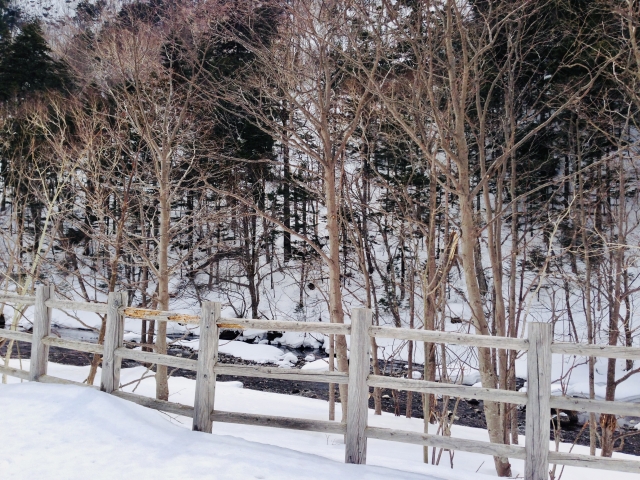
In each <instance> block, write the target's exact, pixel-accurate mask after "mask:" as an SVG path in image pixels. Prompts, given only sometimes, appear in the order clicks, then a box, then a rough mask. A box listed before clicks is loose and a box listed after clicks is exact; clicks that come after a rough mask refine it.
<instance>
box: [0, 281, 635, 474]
mask: <svg viewBox="0 0 640 480" xmlns="http://www.w3.org/2000/svg"><path fill="white" fill-rule="evenodd" d="M0 302H4V303H12V304H16V305H20V306H24V307H27V306H32V305H33V306H35V312H34V315H33V319H34V320H33V331H32V332H33V333H26V332H19V331H15V330H10V329H0V338H6V339H9V340H15V341H20V342H29V343H31V344H32V346H31V352H32V353H31V355H32V356H31V362H30V370H29V371H27V370H21V369H18V368H10V367H3V366H0V374H4V375H10V376H14V377H17V378H20V379H23V380H31V381H39V382H44V383H62V384H73V385H81V386H87V385H86V384H81V383H78V382H73V381H71V380H66V379H63V378H58V377H54V376H51V375H48V374H47V364H48V357H49V347H50V346H56V347H61V348H67V349H71V350H77V351H82V352H88V353H95V354H101V355H102V356H103V359H102V376H101V379H100V387H99V388H100V390H102V391H104V392H106V393H109V394H112V395H115V396H118V397H120V398H123V399H125V400H128V401H132V402H135V403H138V404H140V405H143V406H145V407H148V408H153V409H156V410H162V411H165V412H168V413H172V414H176V415H183V416H186V417H191V418H193V430H198V431H203V432H209V433H211V432H212V429H213V422H224V423H238V424H244V425H257V426H266V427H275V428H288V429H293V430H307V431H317V432H324V433H332V434H339V435H345V461H346V462H348V463H360V464H363V463H366V453H367V439H369V438H373V439H378V440H386V441H394V442H402V443H411V444H418V445H425V446H430V447H437V448H445V449H451V450H461V451H467V452H472V453H480V454H486V455H498V456H503V457H509V458H517V459H523V460H524V461H525V479H526V480H546V479H547V478H548V472H549V464H550V463H555V464H561V465H571V466H578V467H589V468H598V469H604V470H612V471H620V472H631V473H638V474H640V461H634V460H621V459H612V458H601V457H592V456H588V455H580V454H574V453H564V452H553V451H549V441H550V431H549V425H550V412H551V409H552V408H557V409H564V410H574V411H587V412H595V413H611V414H614V415H621V416H624V415H632V416H640V405H639V404H634V403H628V402H609V401H601V400H589V399H583V398H569V397H562V396H552V395H551V381H552V378H551V355H553V354H564V355H577V356H593V357H608V358H623V359H633V360H640V348H637V347H617V346H606V345H583V344H573V343H553V342H552V339H553V331H552V327H551V325H550V324H543V323H530V324H529V331H528V338H527V339H515V338H506V337H489V336H481V335H469V334H459V333H450V332H434V331H425V330H413V329H400V328H389V327H375V326H372V313H371V311H370V310H367V309H355V310H354V311H353V314H352V318H351V324H350V325H342V324H332V323H320V322H289V321H268V320H247V319H236V318H223V317H222V316H221V305H220V304H219V303H216V302H204V304H203V306H202V312H201V314H200V315H186V314H179V313H175V312H164V311H159V310H147V309H141V308H133V307H128V306H127V304H128V301H127V296H126V294H125V293H110V294H109V299H108V302H107V303H106V304H101V303H85V302H71V301H66V300H57V299H55V298H54V292H53V288H52V287H49V286H39V287H37V289H36V295H35V296H19V295H14V294H0ZM54 308H58V309H61V310H74V311H87V312H94V313H100V314H106V325H107V328H106V335H105V341H104V345H96V344H93V343H89V342H82V341H77V340H68V339H63V338H58V337H55V336H52V335H51V312H52V309H54ZM125 317H128V318H137V319H141V320H155V321H165V322H169V321H173V322H179V323H188V324H198V325H199V326H200V348H199V353H198V360H193V359H187V358H181V357H174V356H170V355H163V354H158V353H153V352H142V351H139V350H132V349H129V348H125V347H124V342H123V334H124V319H125ZM247 328H255V329H263V330H269V331H298V332H316V333H323V334H326V335H329V334H334V335H350V337H351V341H350V361H349V371H348V372H318V371H313V370H285V369H279V368H275V367H261V366H253V365H223V364H218V342H219V331H220V330H221V329H247ZM370 337H382V338H394V339H401V340H413V341H421V342H428V343H447V344H457V345H466V346H474V347H478V348H494V349H510V350H518V351H528V355H527V370H528V371H527V374H528V389H527V393H522V392H513V391H505V390H499V389H495V388H483V387H469V386H464V385H458V384H445V383H439V382H429V381H425V380H414V379H405V378H393V377H384V376H379V375H373V374H371V373H370V355H369V346H370V345H371V342H370ZM122 359H131V360H136V361H140V362H148V363H154V364H160V365H167V366H170V367H176V368H183V369H187V370H192V371H195V372H196V393H195V399H194V406H193V407H191V406H189V405H182V404H179V403H175V402H168V401H163V400H156V399H154V398H149V397H144V396H141V395H136V394H134V393H128V392H123V391H121V390H119V386H120V367H121V363H122ZM221 374H224V375H237V376H246V377H265V378H278V379H285V380H295V381H312V382H324V383H333V384H345V385H348V395H349V409H348V411H347V420H346V423H340V422H333V421H322V420H310V419H302V418H289V417H274V416H267V415H256V414H247V413H238V412H224V411H220V410H216V409H215V408H214V406H215V385H216V376H217V375H221ZM89 387H90V388H98V387H95V386H93V385H91V386H89ZM370 387H381V388H391V389H396V390H406V391H413V392H417V393H430V394H439V395H447V396H451V397H462V398H474V399H479V400H489V401H496V402H505V403H508V404H512V405H526V411H527V418H526V436H525V446H524V447H522V446H517V445H501V444H492V443H488V442H482V441H476V440H468V439H463V438H452V437H446V436H440V435H430V434H423V433H418V432H411V431H402V430H395V429H388V428H378V427H370V426H368V424H367V420H368V398H369V389H370Z"/></svg>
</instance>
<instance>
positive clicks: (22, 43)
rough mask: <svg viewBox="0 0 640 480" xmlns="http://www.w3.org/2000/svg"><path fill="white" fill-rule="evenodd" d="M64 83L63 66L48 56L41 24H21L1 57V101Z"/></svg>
mask: <svg viewBox="0 0 640 480" xmlns="http://www.w3.org/2000/svg"><path fill="white" fill-rule="evenodd" d="M67 84H68V75H67V73H66V69H65V67H64V65H63V64H62V63H61V62H58V61H56V60H54V59H53V58H52V57H51V49H50V48H49V46H48V45H47V42H46V40H45V39H44V36H43V33H42V29H41V28H40V25H39V24H38V23H37V22H33V23H28V24H26V25H24V26H22V29H21V31H20V33H19V34H18V35H17V36H16V37H15V39H14V40H13V41H12V42H10V43H9V44H8V45H7V46H6V47H5V49H4V54H3V55H2V58H1V59H0V100H8V99H10V98H12V97H15V96H17V95H24V94H26V93H27V92H37V91H44V90H50V89H54V90H61V89H63V88H64V87H65V86H66V85H67Z"/></svg>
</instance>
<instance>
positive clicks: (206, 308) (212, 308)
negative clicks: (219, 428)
mask: <svg viewBox="0 0 640 480" xmlns="http://www.w3.org/2000/svg"><path fill="white" fill-rule="evenodd" d="M221 309H222V305H221V304H220V303H218V302H203V303H202V313H201V315H202V316H201V317H200V347H199V349H198V372H197V373H196V398H195V401H194V411H193V426H192V430H193V431H196V432H206V433H211V430H212V423H213V422H212V421H211V416H212V415H213V404H214V400H215V396H216V374H215V371H214V368H215V366H216V363H217V362H218V321H219V320H220V311H221Z"/></svg>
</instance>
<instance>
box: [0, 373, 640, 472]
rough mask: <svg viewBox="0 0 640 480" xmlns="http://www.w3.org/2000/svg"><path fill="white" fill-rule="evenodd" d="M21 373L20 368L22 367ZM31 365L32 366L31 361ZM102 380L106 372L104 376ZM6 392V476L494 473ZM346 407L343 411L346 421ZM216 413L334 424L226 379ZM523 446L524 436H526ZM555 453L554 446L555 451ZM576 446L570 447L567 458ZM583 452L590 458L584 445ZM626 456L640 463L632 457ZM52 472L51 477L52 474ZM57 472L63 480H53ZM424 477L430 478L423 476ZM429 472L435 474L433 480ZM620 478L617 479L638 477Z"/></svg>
mask: <svg viewBox="0 0 640 480" xmlns="http://www.w3.org/2000/svg"><path fill="white" fill-rule="evenodd" d="M11 366H13V367H18V366H19V362H18V361H17V360H12V361H11ZM22 368H27V369H28V368H29V361H28V360H26V361H22ZM86 373H87V368H86V367H73V366H68V365H58V364H54V363H49V374H51V375H55V376H59V377H63V378H68V379H70V380H75V381H82V380H83V379H84V378H85V377H86ZM144 373H145V369H144V368H142V367H136V368H126V369H123V370H122V378H121V383H122V384H123V385H124V384H129V383H130V382H134V383H131V384H129V385H127V386H126V387H124V388H123V390H125V391H129V392H130V391H133V390H134V388H135V393H138V394H141V395H146V396H153V394H154V393H155V384H154V381H153V379H151V378H148V379H145V380H142V381H141V382H140V383H139V384H137V382H136V380H137V379H139V378H140V377H141V376H142V375H143V374H144ZM98 378H99V375H98ZM9 382H10V383H11V384H10V385H8V386H5V385H0V408H2V415H0V429H1V431H2V432H3V434H4V438H5V441H4V442H3V448H2V449H1V450H0V452H1V453H0V472H2V473H3V477H5V476H6V478H65V479H68V478H89V477H91V478H122V477H126V478H135V477H136V476H138V478H163V479H164V478H189V479H198V478H200V477H203V478H204V476H205V475H206V477H207V478H216V479H219V478H233V479H244V478H278V479H285V478H296V479H297V478H303V479H306V478H309V479H313V478H322V479H323V480H324V479H326V478H335V479H342V478H367V479H374V478H386V479H391V478H393V479H400V478H422V479H423V480H424V479H425V478H427V479H429V478H436V479H443V480H463V479H464V480H467V479H471V478H473V479H478V480H480V479H482V478H489V476H493V475H494V470H493V461H492V459H491V457H488V456H484V455H478V454H473V453H466V452H455V456H454V458H453V464H454V468H453V470H452V469H451V468H450V460H449V454H448V452H443V454H442V460H441V462H440V466H431V465H424V464H423V463H422V461H421V460H422V447H420V446H418V445H407V444H402V443H393V442H383V441H379V440H369V447H368V452H367V464H368V466H367V467H360V466H350V465H344V464H343V463H342V462H343V461H344V444H343V438H342V436H340V435H327V434H323V433H315V432H300V431H294V430H283V429H275V428H267V427H254V426H248V425H233V424H221V423H214V435H208V434H203V433H193V432H191V431H190V428H191V419H189V418H185V417H177V416H173V415H167V414H164V413H160V412H157V411H154V410H149V409H146V408H144V407H141V406H138V405H135V404H131V403H129V402H126V401H124V400H121V399H118V398H115V397H111V396H107V395H105V394H102V393H101V392H97V391H94V390H92V389H86V388H83V387H73V386H57V385H43V384H22V385H15V384H16V383H18V382H20V380H18V379H16V378H12V377H9ZM170 390H171V392H172V395H171V398H170V399H171V400H172V401H174V402H179V403H183V404H187V405H193V398H194V393H195V381H193V380H189V379H186V378H181V377H173V378H171V379H170ZM339 407H340V405H339V404H338V405H337V410H338V413H337V415H338V416H339V415H340V413H339ZM216 409H219V410H226V411H236V412H245V413H257V414H266V415H277V416H289V417H298V418H309V419H318V420H326V418H327V403H326V402H325V401H323V400H315V399H309V398H304V397H299V396H291V395H281V394H275V393H268V392H261V391H255V390H249V389H244V388H242V384H241V383H240V382H218V383H217V388H216ZM369 423H370V424H371V425H373V426H379V427H386V428H396V429H403V430H410V431H421V430H422V420H421V419H406V418H404V417H395V416H393V415H390V414H383V415H382V416H374V415H373V412H370V416H369ZM452 436H454V437H460V438H468V439H473V440H482V441H488V436H487V432H486V431H485V430H480V429H474V428H469V427H461V426H455V425H454V427H453V429H452ZM521 443H524V438H522V437H521ZM550 448H552V449H553V448H554V446H553V444H551V445H550ZM570 448H571V445H568V444H561V445H560V450H561V451H569V449H570ZM573 452H574V453H582V454H587V453H588V447H582V446H575V447H574V448H573ZM616 457H619V458H627V459H636V460H637V457H633V456H629V455H621V454H616ZM511 462H512V465H513V470H514V472H513V473H514V476H515V475H518V474H519V475H520V477H522V476H523V473H524V465H523V462H522V461H521V460H511ZM373 467H386V468H388V469H393V470H384V469H380V468H373ZM44 472H46V474H44ZM51 472H58V473H56V474H57V475H58V477H55V476H52V473H51ZM603 473H604V472H602V471H597V470H586V469H579V468H573V467H567V468H566V469H565V471H564V473H563V476H562V478H563V480H596V479H599V478H601V476H602V475H603ZM414 474H421V475H423V476H421V477H417V476H415V475H414ZM424 475H427V477H425V476H424ZM636 479H637V476H636V475H633V474H624V473H616V480H636Z"/></svg>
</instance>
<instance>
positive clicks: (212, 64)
mask: <svg viewBox="0 0 640 480" xmlns="http://www.w3.org/2000/svg"><path fill="white" fill-rule="evenodd" d="M639 28H640V2H638V1H637V0H592V1H586V0H536V1H533V0H466V1H457V0H264V1H261V2H255V1H251V0H202V1H193V0H171V1H170V0H147V1H139V0H132V1H124V2H119V3H113V4H112V3H109V2H107V1H105V0H98V1H96V2H89V1H86V0H83V1H81V2H80V3H78V5H77V8H76V10H75V13H74V15H73V16H69V17H68V18H66V19H65V21H58V22H43V21H42V20H41V19H39V18H36V17H34V16H32V15H29V14H26V13H24V12H22V11H21V9H20V3H19V2H18V3H16V4H14V3H12V2H10V1H9V0H0V222H1V224H2V228H1V229H0V288H1V289H2V290H3V291H5V292H16V293H18V294H21V295H25V294H31V292H33V289H34V288H35V286H36V285H37V284H41V283H43V282H52V283H53V284H54V285H55V289H56V292H57V294H58V296H59V297H61V298H67V299H76V300H83V301H88V302H94V301H104V299H105V298H106V295H107V294H108V293H109V292H114V291H126V292H128V298H129V302H130V304H131V305H132V306H138V307H142V308H151V309H157V310H161V311H167V310H170V309H175V308H179V309H180V308H181V309H186V310H189V309H191V310H194V311H196V310H198V309H199V308H200V307H199V306H200V305H201V303H202V301H204V300H211V299H218V300H219V301H221V302H222V303H223V304H224V306H225V308H227V309H229V311H230V312H231V313H232V314H233V316H236V317H238V318H243V317H244V318H256V319H258V318H259V319H276V318H277V319H293V320H309V321H318V320H320V321H327V322H335V323H345V321H346V322H348V321H349V318H350V312H351V309H352V308H356V307H360V306H364V307H366V308H370V309H372V310H373V312H374V315H373V319H374V320H373V321H374V324H375V325H386V326H395V327H405V328H416V329H427V330H442V331H445V330H447V331H460V332H468V333H476V334H481V335H497V336H505V337H513V338H522V337H523V336H524V335H525V332H526V325H527V322H533V321H545V322H550V323H552V324H553V325H554V335H555V337H556V338H557V339H561V340H563V341H569V342H583V343H590V344H606V345H615V346H629V347H631V346H634V345H635V346H638V345H639V340H638V339H639V338H640V330H639V327H640V321H639V320H638V316H637V315H636V314H635V307H636V306H640V303H639V302H640V278H639V277H640V268H639V266H640V265H639V264H638V261H639V256H638V254H639V253H640V252H639V249H640V191H639V183H638V182H639V180H640V176H639V175H640V171H639V169H640V148H639V147H640V145H638V142H639V140H640V134H639V130H638V122H639V121H640V43H639V42H640V33H639V30H638V29H639ZM6 315H7V317H6V323H7V328H14V329H15V328H17V326H18V324H19V322H20V320H21V314H20V312H19V310H15V311H9V310H8V309H7V310H6ZM3 318H4V317H3ZM166 328H167V324H166V322H153V321H151V322H143V326H142V332H141V340H140V343H141V344H144V345H146V346H145V347H144V348H147V349H149V350H153V351H156V352H158V353H166V352H167V342H168V341H169V342H170V341H171V339H170V338H169V339H167V330H166ZM98 332H99V333H98V334H99V337H98V340H99V342H102V341H103V340H104V320H103V322H102V328H98ZM372 342H373V344H372V347H373V348H372V368H373V371H377V372H378V374H379V370H380V362H379V360H384V359H389V358H392V357H393V358H401V359H403V360H404V361H406V362H407V368H408V375H409V377H410V376H411V370H412V368H414V365H423V366H424V378H425V380H432V381H435V380H439V381H448V380H452V381H461V379H460V378H458V377H459V376H460V375H462V374H463V373H462V372H463V371H469V369H470V370H475V371H477V373H478V379H477V380H476V382H478V381H479V382H481V384H482V386H483V387H487V388H501V389H507V390H517V388H518V387H517V385H516V383H517V375H516V362H517V360H518V352H514V351H508V350H496V349H493V350H492V349H488V348H481V349H479V351H478V354H477V356H473V357H472V358H471V357H469V356H468V355H467V356H465V355H464V354H461V353H460V352H458V351H456V352H451V351H448V350H447V349H445V348H444V347H442V348H440V346H436V345H435V344H422V343H420V344H418V343H417V342H412V341H408V342H404V343H402V344H395V345H393V346H389V345H386V346H385V345H377V344H376V341H375V339H373V340H372ZM325 349H326V350H327V351H329V350H331V354H332V355H333V354H334V352H335V358H336V366H335V368H336V370H340V371H347V370H348V345H347V340H346V339H345V337H342V336H336V337H335V339H334V338H331V345H328V340H327V339H325ZM6 357H7V358H5V363H6V362H8V357H9V354H7V356H6ZM99 362H100V357H99V355H95V358H94V362H93V364H92V369H91V373H90V378H91V380H90V381H89V382H88V383H90V384H91V383H93V377H92V376H95V372H96V369H97V367H98V365H99ZM578 364H580V365H584V369H581V370H580V372H584V374H585V378H584V384H585V385H586V387H585V390H583V394H584V395H585V396H586V397H587V398H592V399H594V398H601V399H604V400H614V399H616V398H618V397H616V392H617V389H618V387H619V386H620V385H621V384H624V382H625V381H627V380H629V379H632V380H631V381H633V382H637V377H635V378H632V377H633V376H634V375H635V374H637V373H639V372H640V366H639V365H634V362H633V361H632V360H627V361H622V362H620V361H616V360H615V359H610V360H598V361H596V359H595V358H593V357H588V358H578V359H577V360H575V361H574V363H573V364H572V367H571V368H569V369H568V370H567V371H566V372H563V375H565V376H564V377H563V378H561V379H560V381H559V383H560V384H562V381H563V380H566V379H567V378H568V377H569V376H571V371H572V368H577V366H578ZM450 365H452V366H453V367H451V368H449V366H450ZM456 369H457V370H456ZM456 372H458V373H456ZM576 375H577V374H576ZM155 378H156V395H157V398H158V399H164V400H166V399H167V398H168V396H169V388H168V380H167V378H168V372H167V367H162V366H158V368H157V372H156V373H155ZM474 383H475V382H474ZM379 390H380V389H376V390H375V391H374V392H373V394H372V395H373V397H374V400H375V402H376V411H377V412H378V413H379V412H380V402H381V392H380V391H379ZM339 397H340V398H341V400H340V401H341V402H342V403H343V404H345V405H346V404H347V398H346V390H345V389H344V388H342V389H341V391H340V395H339ZM430 397H432V396H430V395H423V399H422V402H423V408H424V411H425V412H429V414H428V415H425V417H427V419H426V420H425V421H431V422H434V423H438V422H440V425H444V427H443V428H442V430H443V434H445V433H444V432H445V431H446V428H447V427H446V424H447V422H452V421H453V420H452V419H451V418H450V417H451V416H447V412H446V409H445V411H444V412H439V411H437V408H436V406H437V405H436V402H435V400H434V398H430ZM637 398H640V394H638V396H637ZM636 401H637V400H636ZM345 411H346V408H345V409H344V410H343V414H344V412H345ZM410 415H411V411H410V408H407V416H410ZM484 416H485V418H486V424H487V430H488V432H489V437H490V439H491V441H492V442H493V443H504V444H510V443H517V442H518V419H517V415H516V414H514V412H513V409H510V408H508V405H504V404H500V403H497V402H485V403H484ZM588 425H589V428H588V429H587V433H586V435H588V436H589V443H590V446H591V451H592V454H595V451H596V448H599V449H601V454H602V456H605V457H610V456H611V455H612V453H613V452H614V451H615V450H618V449H620V448H621V445H622V444H624V439H625V437H626V436H627V434H626V433H624V432H622V433H621V431H620V429H619V428H618V425H617V419H616V416H615V415H611V414H603V415H600V417H599V419H598V420H597V421H596V416H595V414H591V417H590V419H589V423H588ZM427 457H428V454H427ZM495 466H496V471H497V473H498V475H499V476H511V470H510V465H509V462H508V460H507V459H503V458H500V457H496V458H495Z"/></svg>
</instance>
